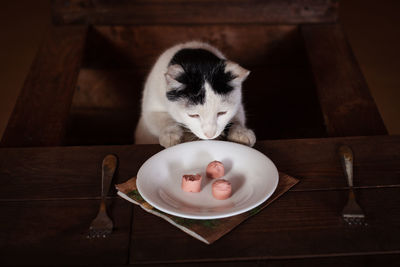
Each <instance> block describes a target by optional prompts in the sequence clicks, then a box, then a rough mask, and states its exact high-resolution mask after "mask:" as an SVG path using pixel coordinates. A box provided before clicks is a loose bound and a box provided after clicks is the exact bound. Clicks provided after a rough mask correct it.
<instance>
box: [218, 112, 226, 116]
mask: <svg viewBox="0 0 400 267" xmlns="http://www.w3.org/2000/svg"><path fill="white" fill-rule="evenodd" d="M225 114H226V111H221V112H218V113H217V116H218V117H219V116H222V115H225Z"/></svg>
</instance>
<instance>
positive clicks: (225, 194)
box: [212, 179, 232, 200]
mask: <svg viewBox="0 0 400 267" xmlns="http://www.w3.org/2000/svg"><path fill="white" fill-rule="evenodd" d="M231 193H232V186H231V183H230V182H229V181H227V180H224V179H221V180H218V181H215V182H214V183H213V184H212V195H213V197H215V198H216V199H220V200H223V199H227V198H229V197H230V196H231Z"/></svg>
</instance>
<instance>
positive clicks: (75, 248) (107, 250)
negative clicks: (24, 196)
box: [0, 199, 132, 266]
mask: <svg viewBox="0 0 400 267" xmlns="http://www.w3.org/2000/svg"><path fill="white" fill-rule="evenodd" d="M108 204H109V207H108V211H109V213H110V217H111V218H112V220H113V222H114V231H113V233H112V234H111V235H110V236H109V237H108V238H107V239H87V238H86V236H87V233H88V229H89V225H90V222H91V220H92V219H93V218H94V217H95V216H96V214H97V211H98V208H99V205H100V201H99V200H89V199H88V200H53V201H10V202H1V203H0V213H1V214H6V215H7V216H0V228H1V231H0V240H1V242H0V249H1V259H0V263H1V264H2V265H35V266H43V265H53V266H55V265H83V264H86V265H89V264H93V265H97V266H98V265H103V264H109V265H114V264H115V265H116V264H121V265H122V264H126V262H127V260H128V259H127V257H128V253H127V251H128V248H129V233H130V227H131V225H130V223H131V215H132V206H131V204H129V203H128V202H127V201H125V200H122V199H113V200H110V199H109V200H108Z"/></svg>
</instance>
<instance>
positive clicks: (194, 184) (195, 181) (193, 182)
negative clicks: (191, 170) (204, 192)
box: [181, 174, 202, 193]
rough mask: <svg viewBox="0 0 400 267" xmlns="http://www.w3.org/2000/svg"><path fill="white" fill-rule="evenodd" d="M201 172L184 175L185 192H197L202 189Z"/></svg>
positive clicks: (183, 188)
mask: <svg viewBox="0 0 400 267" xmlns="http://www.w3.org/2000/svg"><path fill="white" fill-rule="evenodd" d="M201 178H202V177H201V175H200V174H194V175H193V174H185V175H183V176H182V184H181V186H182V190H183V191H185V192H193V193H197V192H200V190H201Z"/></svg>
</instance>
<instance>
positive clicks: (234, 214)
mask: <svg viewBox="0 0 400 267" xmlns="http://www.w3.org/2000/svg"><path fill="white" fill-rule="evenodd" d="M199 142H210V143H225V144H228V143H229V145H237V146H242V147H244V148H246V149H251V150H254V152H257V153H259V154H260V155H262V156H263V157H265V158H266V159H267V160H269V161H270V162H271V163H272V167H273V170H274V171H275V173H276V177H277V178H276V179H274V182H275V183H274V185H273V186H272V187H273V189H272V190H271V192H270V193H269V194H266V195H265V197H264V198H261V199H260V200H259V201H257V202H256V203H255V204H253V205H250V206H249V207H248V208H246V209H244V210H238V211H236V212H230V213H228V214H226V213H224V214H221V215H211V216H207V215H184V214H181V213H176V212H174V211H171V210H168V209H164V208H163V207H161V208H160V207H159V206H158V205H157V204H154V203H153V202H152V201H151V200H149V199H148V198H147V197H146V196H145V194H143V191H142V190H141V189H140V177H139V174H140V172H141V170H142V168H143V166H144V165H145V164H146V163H147V162H148V161H150V160H151V159H152V158H154V157H156V156H159V154H160V153H165V151H167V150H168V149H172V148H173V149H176V147H178V146H187V145H190V144H193V143H199ZM278 183H279V172H278V169H277V167H276V165H275V163H274V162H273V161H272V160H271V159H270V158H269V157H267V156H266V155H265V154H264V153H262V152H260V151H258V150H257V149H254V148H252V147H249V146H246V145H242V144H238V143H234V142H229V141H221V140H197V141H191V142H185V143H181V144H177V145H175V146H172V147H168V148H165V149H163V150H161V151H159V152H157V153H156V154H154V155H152V156H151V157H150V158H148V159H147V160H146V161H145V162H144V163H143V164H142V165H141V166H140V168H139V170H138V172H137V182H136V187H137V189H138V191H139V194H140V195H141V196H142V198H143V199H144V200H145V201H146V202H147V203H149V204H150V205H151V206H153V207H155V208H156V209H158V210H160V211H162V212H164V213H166V214H169V215H172V216H176V217H180V218H186V219H196V220H210V219H222V218H228V217H232V216H236V215H239V214H242V213H245V212H247V211H249V210H251V209H253V208H256V207H258V206H259V205H261V204H262V203H264V202H265V201H267V200H268V199H269V198H270V197H271V196H272V194H273V193H274V192H275V191H276V188H277V187H278Z"/></svg>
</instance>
